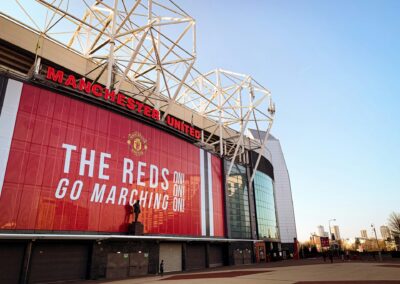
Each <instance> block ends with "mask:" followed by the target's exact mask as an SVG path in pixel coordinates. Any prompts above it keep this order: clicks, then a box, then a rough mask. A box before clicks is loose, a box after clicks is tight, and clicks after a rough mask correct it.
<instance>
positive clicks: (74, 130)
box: [0, 85, 224, 236]
mask: <svg viewBox="0 0 400 284" xmlns="http://www.w3.org/2000/svg"><path fill="white" fill-rule="evenodd" d="M135 131H137V132H138V133H140V135H141V136H142V138H140V139H139V140H141V142H142V143H144V140H143V139H146V140H147V150H145V151H144V153H142V155H140V153H139V155H135V154H134V153H133V152H132V144H131V145H129V144H128V140H129V137H128V135H129V134H132V133H133V132H135ZM63 144H69V145H73V147H76V150H75V151H72V152H71V159H70V163H69V171H68V172H65V171H64V168H65V165H67V166H68V163H67V159H66V149H64V148H62V145H63ZM83 148H85V149H86V150H87V153H86V157H87V158H88V159H89V157H90V153H91V150H94V151H95V159H94V166H93V176H92V177H90V176H89V166H86V167H84V170H85V171H84V174H83V175H80V161H81V152H82V149H83ZM101 152H104V153H108V154H109V155H111V158H108V159H106V164H108V168H106V169H104V174H105V175H107V176H109V178H108V179H102V178H101V177H100V176H99V171H100V155H101ZM199 156H200V155H199V149H198V148H197V147H195V146H193V145H192V144H190V143H187V142H185V141H183V140H181V139H179V138H177V137H174V136H172V135H170V134H167V133H166V132H163V131H161V130H158V129H156V128H154V127H150V126H147V125H144V124H142V123H140V122H138V121H135V120H132V119H129V118H127V117H124V116H122V115H119V114H116V113H113V112H111V111H108V110H106V109H102V108H99V107H95V106H92V105H88V104H86V103H84V102H81V101H78V100H75V99H73V98H70V97H65V96H62V95H58V94H55V93H52V92H49V91H47V90H42V89H40V88H37V87H33V86H30V85H24V87H23V91H22V96H21V103H20V106H19V110H18V114H17V120H16V126H15V130H14V135H13V139H12V143H11V149H10V155H9V160H8V164H7V170H6V175H5V180H4V186H3V190H2V194H1V196H0V229H17V230H46V231H49V230H50V231H51V230H55V231H59V230H66V231H92V232H125V231H126V230H127V226H128V222H131V221H132V216H131V215H130V214H129V213H130V209H131V207H130V206H129V203H130V202H133V201H134V200H135V199H137V198H140V196H141V197H142V201H141V207H142V208H141V210H142V213H141V215H140V217H139V221H140V222H142V223H143V225H144V230H145V233H148V234H173V235H192V236H199V235H201V222H200V190H199V189H200V177H199V174H200V161H199ZM124 158H128V159H130V160H132V161H133V165H134V170H133V182H132V183H131V184H130V183H129V182H123V172H124ZM139 162H142V163H145V166H143V173H144V174H143V177H142V178H141V181H142V182H144V183H145V185H144V186H143V185H140V184H138V174H137V171H138V168H139ZM212 163H213V187H214V208H215V209H214V213H215V218H214V220H215V224H214V227H215V235H216V236H224V217H223V214H224V209H223V194H222V184H221V180H222V176H221V175H222V172H221V161H220V159H219V158H217V157H213V160H212ZM143 165H144V164H143ZM150 165H154V166H155V167H156V168H155V169H154V171H157V170H158V177H157V175H155V178H154V179H153V180H152V182H153V183H158V184H157V186H155V188H152V187H150V174H149V172H150ZM152 167H153V166H152ZM163 169H165V170H164V171H166V170H167V171H168V174H165V179H164V178H163V176H162V171H163ZM182 174H183V175H184V178H183V179H182V178H181V177H182ZM174 176H175V178H174ZM62 179H67V180H68V185H66V184H65V186H66V193H65V195H64V194H62V193H63V190H59V193H60V195H59V196H58V197H57V194H56V193H57V187H58V185H59V182H60V181H62ZM180 181H182V182H183V184H181V183H180ZM166 182H167V183H168V187H167V189H166V190H164V189H163V188H162V186H161V185H164V183H166ZM80 184H81V185H82V188H80V186H79V185H80ZM95 184H99V189H100V188H101V185H103V184H104V185H105V188H106V189H105V192H104V196H103V198H102V199H101V198H100V199H101V200H100V201H99V202H96V200H95V195H94V194H93V192H94V189H95ZM73 186H75V189H76V191H75V193H76V196H75V197H74V195H73V194H74V193H73V192H72V188H73ZM182 186H183V191H179V190H174V188H175V189H179V188H181V189H182ZM79 191H80V192H79ZM179 192H184V194H183V195H179ZM180 198H182V199H183V200H184V205H182V203H181V200H180ZM179 205H182V206H179ZM163 206H164V208H163Z"/></svg>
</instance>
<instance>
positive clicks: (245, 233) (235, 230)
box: [225, 162, 251, 239]
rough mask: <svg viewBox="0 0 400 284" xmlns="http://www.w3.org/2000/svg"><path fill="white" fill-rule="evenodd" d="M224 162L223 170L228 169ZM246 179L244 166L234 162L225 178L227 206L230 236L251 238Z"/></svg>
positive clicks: (227, 164)
mask: <svg viewBox="0 0 400 284" xmlns="http://www.w3.org/2000/svg"><path fill="white" fill-rule="evenodd" d="M229 165H230V163H229V162H226V163H225V172H227V171H228V169H229ZM247 184H248V180H247V175H246V168H245V167H243V166H241V165H237V164H235V165H234V166H233V167H232V171H231V173H230V174H229V177H228V180H227V194H226V196H227V205H226V206H227V207H228V210H227V212H229V213H228V216H227V218H228V219H229V229H230V232H231V236H230V237H231V238H238V239H249V238H251V226H250V209H249V194H248V186H247Z"/></svg>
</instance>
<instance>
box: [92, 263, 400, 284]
mask: <svg viewBox="0 0 400 284" xmlns="http://www.w3.org/2000/svg"><path fill="white" fill-rule="evenodd" d="M285 264H287V266H279V265H285ZM273 266H275V267H273ZM86 283H87V282H86ZM107 283H113V284H128V283H129V284H141V283H146V284H151V283H158V284H170V283H182V284H183V283H185V284H186V283H193V284H195V283H196V284H197V283H198V284H200V283H207V284H211V283H218V284H224V283H227V284H228V283H229V284H236V283H238V284H239V283H240V284H242V283H244V284H251V283H257V284H258V283H270V284H295V283H296V284H318V283H324V284H342V283H347V284H362V283H368V284H385V283H390V284H393V283H399V284H400V263H399V262H397V263H379V262H364V263H362V262H351V263H347V262H346V263H343V262H337V263H333V264H331V263H316V262H315V261H314V262H313V261H309V262H308V263H307V262H301V265H296V264H295V263H294V262H286V263H285V262H281V263H279V264H277V265H272V266H270V265H268V264H266V265H263V266H260V265H252V266H248V267H240V268H236V269H232V268H226V269H223V270H222V269H221V270H216V271H207V272H193V273H179V274H168V275H164V276H163V277H161V276H152V277H144V278H136V279H128V280H120V281H112V282H107Z"/></svg>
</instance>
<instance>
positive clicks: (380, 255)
mask: <svg viewBox="0 0 400 284" xmlns="http://www.w3.org/2000/svg"><path fill="white" fill-rule="evenodd" d="M371 228H372V230H373V231H374V234H375V240H376V246H377V247H378V256H379V261H382V254H381V249H380V248H379V242H378V236H377V235H376V229H375V226H374V224H371Z"/></svg>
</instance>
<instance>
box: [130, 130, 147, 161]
mask: <svg viewBox="0 0 400 284" xmlns="http://www.w3.org/2000/svg"><path fill="white" fill-rule="evenodd" d="M127 143H128V145H129V146H130V149H131V151H132V153H133V154H134V155H135V156H142V155H143V154H144V152H146V150H147V139H145V138H144V137H143V135H142V134H141V133H139V132H137V131H135V132H132V133H130V134H128V141H127Z"/></svg>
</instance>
